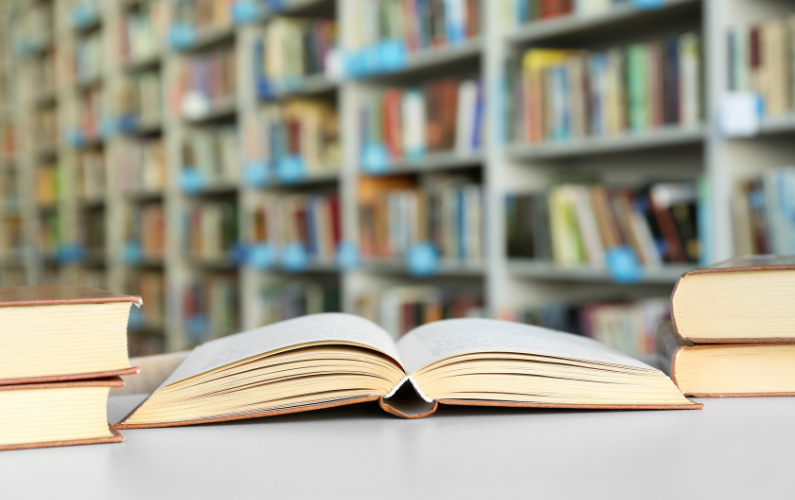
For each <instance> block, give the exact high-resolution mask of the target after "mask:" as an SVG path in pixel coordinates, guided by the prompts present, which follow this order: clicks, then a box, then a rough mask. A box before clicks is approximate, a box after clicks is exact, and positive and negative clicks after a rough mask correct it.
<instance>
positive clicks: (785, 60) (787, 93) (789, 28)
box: [727, 15, 795, 115]
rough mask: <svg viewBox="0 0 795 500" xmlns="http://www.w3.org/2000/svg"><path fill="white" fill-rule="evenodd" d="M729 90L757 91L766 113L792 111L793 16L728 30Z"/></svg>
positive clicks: (794, 86)
mask: <svg viewBox="0 0 795 500" xmlns="http://www.w3.org/2000/svg"><path fill="white" fill-rule="evenodd" d="M727 42H728V57H729V90H733V91H739V92H756V93H757V94H758V95H759V96H760V97H761V99H762V103H763V110H764V112H765V114H768V115H781V114H784V113H788V112H792V111H793V110H795V79H793V74H792V71H793V68H794V66H793V54H795V15H790V16H788V17H784V18H781V19H771V20H770V21H767V22H764V23H762V24H756V25H751V26H738V27H735V28H733V29H732V30H731V31H730V32H729V37H728V40H727Z"/></svg>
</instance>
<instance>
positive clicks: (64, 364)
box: [0, 286, 141, 450]
mask: <svg viewBox="0 0 795 500" xmlns="http://www.w3.org/2000/svg"><path fill="white" fill-rule="evenodd" d="M140 303H141V299H140V297H131V296H125V295H116V294H113V293H109V292H104V291H102V290H97V289H93V288H89V287H52V286H46V287H3V288H0V323H2V325H3V328H2V329H0V450H6V449H19V448H41V447H48V446H67V445H77V444H93V443H111V442H119V441H123V440H124V438H123V437H122V436H121V435H119V434H118V433H117V432H116V431H115V430H113V429H112V428H111V427H110V426H109V424H108V421H107V417H106V401H107V397H108V392H109V390H110V388H111V387H120V386H122V385H124V383H123V382H122V380H121V378H119V376H120V375H131V374H134V373H137V372H138V368H133V367H131V366H130V360H129V358H128V357H127V319H128V316H129V313H130V305H131V304H136V305H140Z"/></svg>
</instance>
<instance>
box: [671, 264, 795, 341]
mask: <svg viewBox="0 0 795 500" xmlns="http://www.w3.org/2000/svg"><path fill="white" fill-rule="evenodd" d="M793 299H795V257H775V256H753V257H743V258H738V259H732V260H728V261H725V262H721V263H719V264H716V265H714V266H712V267H707V268H703V269H696V270H694V271H691V272H689V273H685V274H684V275H682V277H681V278H679V281H678V283H677V284H676V288H675V289H674V292H673V294H672V296H671V306H672V313H671V315H672V318H673V321H674V326H675V328H676V332H677V333H678V335H679V337H680V338H681V339H682V340H683V341H685V342H693V343H695V344H727V343H740V344H748V343H786V342H790V343H792V342H795V313H794V312H793V309H792V301H793Z"/></svg>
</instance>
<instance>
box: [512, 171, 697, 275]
mask: <svg viewBox="0 0 795 500" xmlns="http://www.w3.org/2000/svg"><path fill="white" fill-rule="evenodd" d="M506 205H507V206H506V229H507V231H506V236H507V247H508V255H509V256H510V257H521V258H529V259H537V260H541V261H552V262H554V263H556V264H560V265H564V266H576V265H588V266H592V267H596V268H598V267H605V265H606V260H605V259H606V252H607V251H609V250H610V249H611V248H616V247H619V246H626V247H628V248H630V249H631V250H632V252H633V253H634V254H635V257H636V258H637V260H638V262H639V263H640V264H642V265H644V266H648V267H659V266H660V265H662V264H663V263H689V262H698V261H699V258H700V255H701V249H700V244H699V242H700V240H699V234H700V231H701V229H700V228H699V225H698V206H699V192H698V189H697V186H696V184H695V183H676V182H662V183H655V184H650V185H648V186H646V187H644V188H641V189H631V188H619V187H607V186H603V185H584V184H561V185H558V186H555V187H553V188H551V189H550V190H549V192H548V193H533V194H523V195H509V196H508V197H506Z"/></svg>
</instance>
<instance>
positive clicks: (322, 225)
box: [249, 193, 342, 263]
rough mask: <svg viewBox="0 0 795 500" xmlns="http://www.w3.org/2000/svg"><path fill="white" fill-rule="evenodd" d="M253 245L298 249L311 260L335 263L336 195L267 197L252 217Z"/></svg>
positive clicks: (337, 234)
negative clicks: (304, 252) (297, 247)
mask: <svg viewBox="0 0 795 500" xmlns="http://www.w3.org/2000/svg"><path fill="white" fill-rule="evenodd" d="M249 234H251V235H252V240H253V241H252V243H254V244H257V243H267V244H269V245H272V246H273V247H274V249H275V250H278V249H283V248H286V247H288V246H290V245H300V246H301V247H302V248H303V249H304V250H305V251H306V253H307V256H308V257H309V259H310V260H312V261H316V262H325V263H330V262H333V261H334V256H335V254H336V251H337V245H338V244H339V242H340V239H341V237H342V236H341V235H342V227H341V225H340V201H339V198H338V197H337V195H336V194H323V193H317V194H292V195H282V196H268V197H267V198H265V199H264V200H263V201H262V203H260V204H258V206H256V207H254V209H253V212H252V214H251V231H250V233H249Z"/></svg>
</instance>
